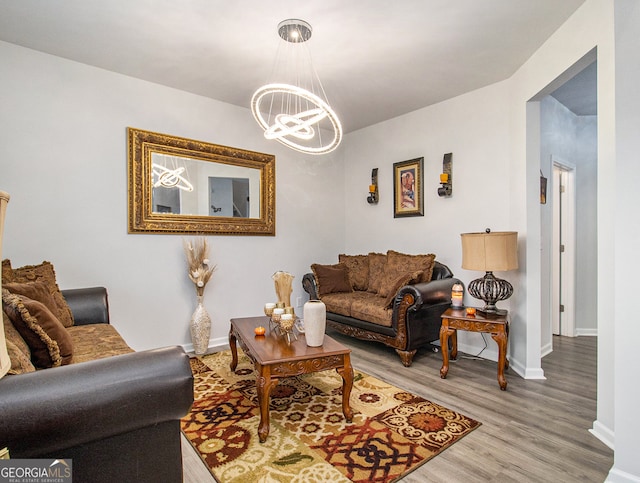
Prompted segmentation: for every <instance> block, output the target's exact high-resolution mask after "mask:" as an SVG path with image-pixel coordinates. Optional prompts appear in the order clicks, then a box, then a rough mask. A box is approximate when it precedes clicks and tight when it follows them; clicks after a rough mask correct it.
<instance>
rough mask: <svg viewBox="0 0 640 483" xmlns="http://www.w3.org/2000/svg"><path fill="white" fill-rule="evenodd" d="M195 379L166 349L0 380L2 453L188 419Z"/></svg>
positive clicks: (26, 453) (39, 450)
mask: <svg viewBox="0 0 640 483" xmlns="http://www.w3.org/2000/svg"><path fill="white" fill-rule="evenodd" d="M192 403H193V375H192V372H191V368H190V365H189V357H188V356H187V354H185V352H184V350H183V349H182V348H181V347H178V346H175V347H166V348H162V349H154V350H150V351H143V352H135V353H131V354H124V355H120V356H114V357H109V358H106V359H99V360H95V361H90V362H84V363H81V364H72V365H69V366H63V367H56V368H52V369H45V370H41V371H37V372H32V373H28V374H21V375H17V376H10V377H4V378H2V379H0V447H8V448H9V451H10V452H11V455H12V456H14V457H20V458H32V457H38V455H40V454H51V453H54V452H56V451H60V450H62V449H65V448H69V447H73V446H77V445H82V444H87V443H89V442H92V441H96V440H101V439H104V438H109V437H111V436H115V435H119V434H123V433H127V432H131V431H134V430H137V429H140V428H144V427H149V426H154V425H158V424H161V423H163V422H166V421H169V420H177V419H179V418H181V417H183V416H184V415H185V414H187V412H188V411H189V409H190V408H191V405H192Z"/></svg>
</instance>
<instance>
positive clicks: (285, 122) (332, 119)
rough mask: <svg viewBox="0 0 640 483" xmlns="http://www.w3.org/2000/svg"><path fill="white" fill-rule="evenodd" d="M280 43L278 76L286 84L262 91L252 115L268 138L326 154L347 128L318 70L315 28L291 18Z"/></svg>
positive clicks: (255, 99) (268, 86) (257, 94)
mask: <svg viewBox="0 0 640 483" xmlns="http://www.w3.org/2000/svg"><path fill="white" fill-rule="evenodd" d="M278 35H279V36H280V37H281V38H282V40H283V41H284V42H282V43H280V47H279V48H278V52H277V55H276V62H275V64H274V69H273V70H274V72H273V73H272V76H274V77H275V75H274V74H275V72H276V71H278V72H277V75H278V76H279V78H280V79H281V82H277V83H271V84H266V85H264V86H262V87H260V88H259V89H258V90H257V91H256V92H255V93H254V94H253V97H252V99H251V112H253V117H254V118H255V119H256V121H257V122H258V124H259V125H260V127H261V128H262V129H263V130H264V136H265V138H267V139H275V140H276V141H279V142H280V143H282V144H284V145H285V146H288V147H289V148H291V149H295V150H296V151H300V152H303V153H309V154H326V153H329V152H331V151H333V150H334V149H336V148H337V147H338V145H339V144H340V141H341V140H342V126H341V124H340V120H339V119H338V116H337V115H336V113H335V112H334V110H333V109H332V108H331V106H330V105H329V102H328V100H327V96H326V94H325V92H324V88H323V87H322V83H321V82H320V78H319V77H318V74H317V73H316V71H315V69H314V68H313V64H312V62H311V54H310V52H309V50H308V49H307V44H306V43H305V42H306V41H307V40H309V39H310V38H311V25H309V24H308V23H307V22H305V21H303V20H297V19H289V20H284V21H282V22H280V23H279V24H278Z"/></svg>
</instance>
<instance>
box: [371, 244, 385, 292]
mask: <svg viewBox="0 0 640 483" xmlns="http://www.w3.org/2000/svg"><path fill="white" fill-rule="evenodd" d="M386 264H387V255H386V254H385V253H369V284H368V289H367V290H368V291H369V292H372V293H378V291H379V290H380V281H381V280H382V275H383V274H384V267H385V265H386Z"/></svg>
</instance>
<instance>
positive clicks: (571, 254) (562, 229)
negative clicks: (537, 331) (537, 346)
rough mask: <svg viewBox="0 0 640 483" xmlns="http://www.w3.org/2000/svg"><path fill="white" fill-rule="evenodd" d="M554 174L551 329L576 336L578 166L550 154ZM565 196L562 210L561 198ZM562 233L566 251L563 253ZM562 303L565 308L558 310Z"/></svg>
mask: <svg viewBox="0 0 640 483" xmlns="http://www.w3.org/2000/svg"><path fill="white" fill-rule="evenodd" d="M551 165H552V172H553V176H552V178H551V186H550V188H551V200H552V201H551V202H552V204H553V205H552V206H553V230H552V250H551V252H552V257H551V258H552V266H551V273H552V281H551V287H552V293H551V306H550V310H551V314H550V320H551V321H552V322H551V324H552V327H551V333H552V334H558V335H563V336H568V337H575V336H576V335H577V333H576V311H575V304H576V167H575V165H573V164H571V163H569V162H567V161H565V160H562V159H559V158H558V157H557V156H555V155H552V156H551ZM559 173H562V175H563V178H564V187H565V189H564V193H563V194H562V195H561V194H560V186H559V179H558V177H557V175H558V174H559ZM560 196H562V213H560V200H559V198H558V197H560ZM560 233H562V244H563V245H564V254H563V256H562V257H560ZM560 303H562V304H563V305H564V312H563V313H562V314H561V313H560V311H559V306H560Z"/></svg>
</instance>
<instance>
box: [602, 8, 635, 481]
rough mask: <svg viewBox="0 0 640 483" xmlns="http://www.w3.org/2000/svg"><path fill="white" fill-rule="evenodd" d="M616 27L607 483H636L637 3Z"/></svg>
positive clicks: (618, 17)
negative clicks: (611, 453) (611, 421)
mask: <svg viewBox="0 0 640 483" xmlns="http://www.w3.org/2000/svg"><path fill="white" fill-rule="evenodd" d="M615 25H616V31H615V34H616V35H615V65H616V79H615V95H616V100H615V127H616V131H615V135H616V144H615V150H616V151H615V155H616V161H615V164H614V165H612V166H610V168H613V170H614V173H615V183H614V184H613V188H614V191H611V192H609V193H608V194H609V196H610V197H611V198H612V199H613V203H614V204H615V206H614V208H615V209H614V211H611V212H609V213H608V216H609V217H610V218H612V219H613V220H614V230H615V231H614V234H615V261H614V268H615V277H614V280H613V282H614V283H613V285H614V288H615V295H614V297H613V300H612V304H611V306H610V307H608V308H609V309H610V312H609V313H608V314H607V315H608V316H609V317H611V316H612V315H613V317H614V318H615V331H614V334H613V337H614V341H615V345H614V347H615V350H614V352H613V353H611V354H610V357H611V358H612V359H613V364H614V368H615V372H613V373H612V374H610V377H611V379H613V380H614V389H613V391H614V394H613V397H614V400H615V446H616V452H615V460H614V467H613V469H612V470H611V472H610V473H609V478H608V481H611V482H617V483H622V482H639V481H640V458H638V455H639V454H640V444H639V443H638V441H639V438H638V434H640V418H638V414H637V413H638V407H640V385H639V384H637V381H638V366H639V365H638V356H637V343H638V341H639V340H640V324H639V323H638V318H637V316H636V314H635V312H636V310H635V309H636V305H635V304H634V303H631V304H629V303H627V302H626V300H628V298H629V297H636V296H637V287H638V284H637V279H638V273H640V258H639V257H638V246H640V217H639V216H638V206H640V193H639V190H638V186H640V167H639V165H638V153H640V136H638V128H639V127H640V95H639V94H638V85H640V62H639V59H640V55H639V53H640V41H639V39H638V32H640V2H638V1H637V0H616V1H615ZM598 219H599V220H600V218H598ZM601 275H602V273H601ZM607 280H608V281H609V280H610V278H609V277H608V278H607ZM598 382H599V381H598ZM599 412H600V411H599Z"/></svg>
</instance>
